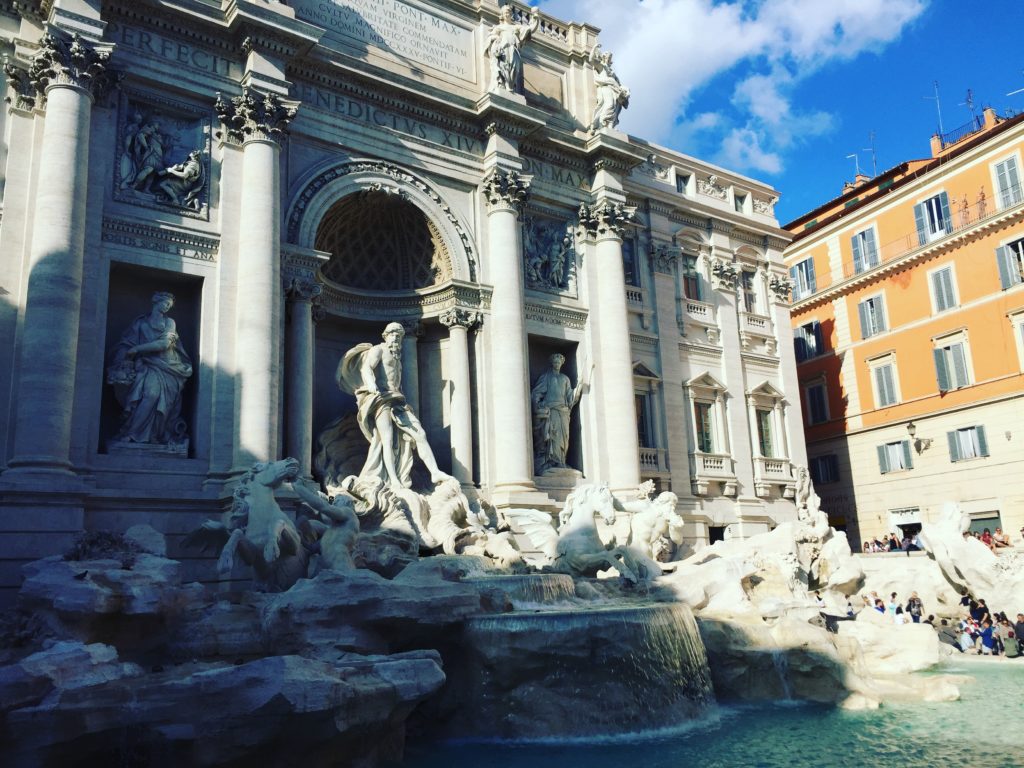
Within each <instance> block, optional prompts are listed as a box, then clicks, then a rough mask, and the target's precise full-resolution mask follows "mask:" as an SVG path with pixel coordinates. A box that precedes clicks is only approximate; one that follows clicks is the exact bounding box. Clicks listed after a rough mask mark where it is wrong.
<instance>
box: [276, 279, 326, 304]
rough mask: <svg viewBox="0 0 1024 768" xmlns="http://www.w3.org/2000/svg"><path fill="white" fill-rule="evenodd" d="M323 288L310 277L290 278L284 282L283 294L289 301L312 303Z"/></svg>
mask: <svg viewBox="0 0 1024 768" xmlns="http://www.w3.org/2000/svg"><path fill="white" fill-rule="evenodd" d="M323 290H324V289H323V286H322V285H320V283H318V282H317V281H316V280H315V279H313V278H312V277H306V276H302V277H291V278H289V279H288V280H287V281H286V284H285V288H284V292H285V295H286V296H287V297H288V298H289V299H290V300H291V301H309V302H311V301H313V300H314V299H316V298H317V297H318V296H320V294H321V293H323Z"/></svg>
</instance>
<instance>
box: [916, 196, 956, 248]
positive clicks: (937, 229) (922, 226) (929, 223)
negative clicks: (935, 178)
mask: <svg viewBox="0 0 1024 768" xmlns="http://www.w3.org/2000/svg"><path fill="white" fill-rule="evenodd" d="M914 218H915V223H916V224H917V229H918V240H919V241H920V243H921V244H922V245H923V244H924V243H928V242H931V241H932V240H937V239H938V238H940V237H944V236H945V235H947V234H948V233H949V232H951V231H952V227H953V219H952V217H951V216H950V214H949V197H948V196H947V195H946V193H945V192H942V193H940V194H938V195H935V197H930V198H928V199H927V200H925V201H924V202H923V203H921V205H920V212H919V211H918V206H914ZM922 234H923V236H922Z"/></svg>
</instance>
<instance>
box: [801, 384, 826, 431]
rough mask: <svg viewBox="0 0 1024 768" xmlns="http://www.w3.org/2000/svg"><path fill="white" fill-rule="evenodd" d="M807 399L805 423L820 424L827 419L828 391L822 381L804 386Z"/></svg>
mask: <svg viewBox="0 0 1024 768" xmlns="http://www.w3.org/2000/svg"><path fill="white" fill-rule="evenodd" d="M804 397H805V398H806V400H807V423H808V424H821V423H822V422H825V421H828V392H827V390H826V389H825V384H824V383H823V382H817V383H814V384H810V385H808V386H806V387H804Z"/></svg>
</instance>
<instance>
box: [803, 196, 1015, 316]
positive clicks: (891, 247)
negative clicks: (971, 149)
mask: <svg viewBox="0 0 1024 768" xmlns="http://www.w3.org/2000/svg"><path fill="white" fill-rule="evenodd" d="M1022 202H1024V186H1022V185H1020V184H1016V185H1014V186H1012V187H1009V188H1007V189H1004V190H1001V193H1000V194H998V195H995V196H992V197H989V190H987V189H986V188H985V187H982V188H981V191H980V192H979V193H978V196H977V197H976V198H975V200H974V202H973V203H972V202H970V201H969V200H968V199H967V195H966V194H963V195H961V196H960V197H952V198H950V200H949V221H944V222H943V223H942V224H943V226H942V229H940V230H939V231H938V232H935V233H931V234H929V235H928V239H927V240H926V241H925V243H924V244H921V242H920V240H919V238H918V235H917V232H916V231H914V232H908V233H907V234H905V235H903V236H902V237H899V238H897V239H895V240H890V241H889V242H887V243H886V244H885V245H883V246H882V247H881V248H879V249H878V250H877V253H876V254H875V255H874V258H873V259H865V264H866V265H867V266H864V267H863V268H862V269H861V270H860V271H858V270H857V269H856V267H855V264H854V263H853V262H852V261H848V262H844V263H843V265H842V274H841V276H840V278H839V279H840V280H847V279H849V278H851V277H854V276H855V275H858V274H863V273H866V272H870V271H871V270H872V269H875V268H876V267H879V266H881V265H883V264H888V263H890V262H893V261H896V260H897V259H902V258H903V257H904V256H907V255H908V254H910V253H913V252H914V251H917V250H919V249H921V248H925V247H927V246H929V245H931V244H932V243H937V242H939V241H941V240H944V239H945V238H947V237H949V236H950V235H954V234H956V233H957V232H962V231H963V230H965V229H969V228H971V227H974V226H977V225H978V224H980V223H981V222H983V221H985V220H986V219H989V218H991V217H993V216H995V215H997V214H999V213H1002V212H1003V211H1005V210H1007V209H1008V208H1013V207H1015V206H1018V205H1020V204H1021V203H1022ZM835 282H836V281H835V280H834V279H833V275H832V271H831V270H822V272H821V273H820V274H819V275H818V276H817V280H816V285H815V290H814V291H813V292H811V293H807V294H806V295H803V296H801V298H799V299H794V301H803V300H804V299H807V298H810V297H812V296H816V295H818V294H819V293H821V292H822V291H825V290H828V289H829V288H831V287H832V286H833V285H834V284H835Z"/></svg>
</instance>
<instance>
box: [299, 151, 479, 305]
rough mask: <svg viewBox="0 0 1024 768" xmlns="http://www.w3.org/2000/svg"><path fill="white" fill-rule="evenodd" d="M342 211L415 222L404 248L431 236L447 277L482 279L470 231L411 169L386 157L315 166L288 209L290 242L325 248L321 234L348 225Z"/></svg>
mask: <svg viewBox="0 0 1024 768" xmlns="http://www.w3.org/2000/svg"><path fill="white" fill-rule="evenodd" d="M349 198H351V199H349ZM339 205H340V206H341V209H339V208H338V207H337V206H339ZM414 208H415V209H418V211H419V213H420V214H421V215H422V225H421V222H420V220H418V218H417V217H416V216H414V215H413V214H412V209H414ZM374 209H376V210H375V211H374ZM339 210H351V211H355V212H358V213H360V215H362V216H363V217H364V219H363V221H364V223H365V222H367V221H377V222H378V223H382V222H384V221H386V220H387V218H388V217H389V216H398V217H401V218H402V220H404V221H406V222H411V223H413V226H414V229H415V231H410V232H406V233H405V234H404V235H402V237H405V238H406V239H405V245H404V246H402V247H405V248H408V247H409V246H410V245H411V244H412V243H414V242H415V239H416V238H420V239H421V240H424V241H425V240H426V239H429V240H430V242H431V247H432V248H433V251H432V256H431V262H432V263H434V264H435V266H438V267H442V268H443V269H444V271H446V274H445V275H444V276H443V277H442V280H455V281H463V282H470V283H475V282H476V280H477V257H476V252H475V250H474V248H473V245H472V238H471V237H470V235H469V229H468V228H467V227H466V225H465V224H464V222H462V220H461V219H460V218H459V216H458V215H457V214H456V213H455V211H454V210H453V209H452V208H451V206H450V205H448V203H446V202H445V200H444V199H443V198H442V197H441V196H440V195H439V194H438V193H437V192H436V191H435V190H434V189H433V187H431V186H430V185H429V184H428V183H427V182H425V181H423V180H422V179H420V178H419V177H418V176H416V175H414V174H412V173H410V172H409V171H406V170H404V169H402V168H399V167H398V166H396V165H393V164H391V163H387V162H384V161H381V160H348V161H345V162H343V163H333V164H331V165H330V166H327V167H321V168H320V169H318V170H314V171H313V172H311V173H310V174H308V175H307V176H306V177H305V179H303V181H302V182H300V184H299V185H298V191H297V192H296V193H295V195H294V196H293V199H292V203H291V205H290V207H289V209H288V218H287V220H286V232H287V240H288V242H291V243H294V244H296V245H299V246H301V247H304V248H317V249H320V245H318V242H320V240H321V236H322V237H324V238H326V237H328V234H326V232H328V231H329V230H330V231H334V232H335V233H337V230H338V227H342V228H344V226H345V225H344V224H341V223H338V222H339V219H338V217H337V214H338V213H339ZM424 227H425V228H424ZM322 231H323V232H325V234H323V235H321V232H322ZM349 231H351V232H356V233H359V236H360V237H362V238H363V240H364V241H365V242H369V241H372V240H373V237H372V233H371V232H369V230H368V229H367V227H366V226H355V229H352V230H349ZM377 242H380V240H378V241H377ZM388 247H389V248H391V250H392V252H393V253H394V252H397V251H396V249H398V248H399V246H398V244H397V243H390V244H389V246H388ZM325 250H326V249H325ZM410 268H411V267H410ZM341 272H342V273H344V272H345V270H341ZM325 277H327V275H326V274H325ZM419 279H420V280H421V281H422V280H423V279H424V278H423V277H422V275H421V276H420V278H419ZM332 282H333V280H332ZM412 282H416V279H412ZM433 284H436V283H433ZM353 287H355V286H353ZM421 287H422V286H421ZM396 288H397V286H396ZM413 290H414V289H413Z"/></svg>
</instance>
